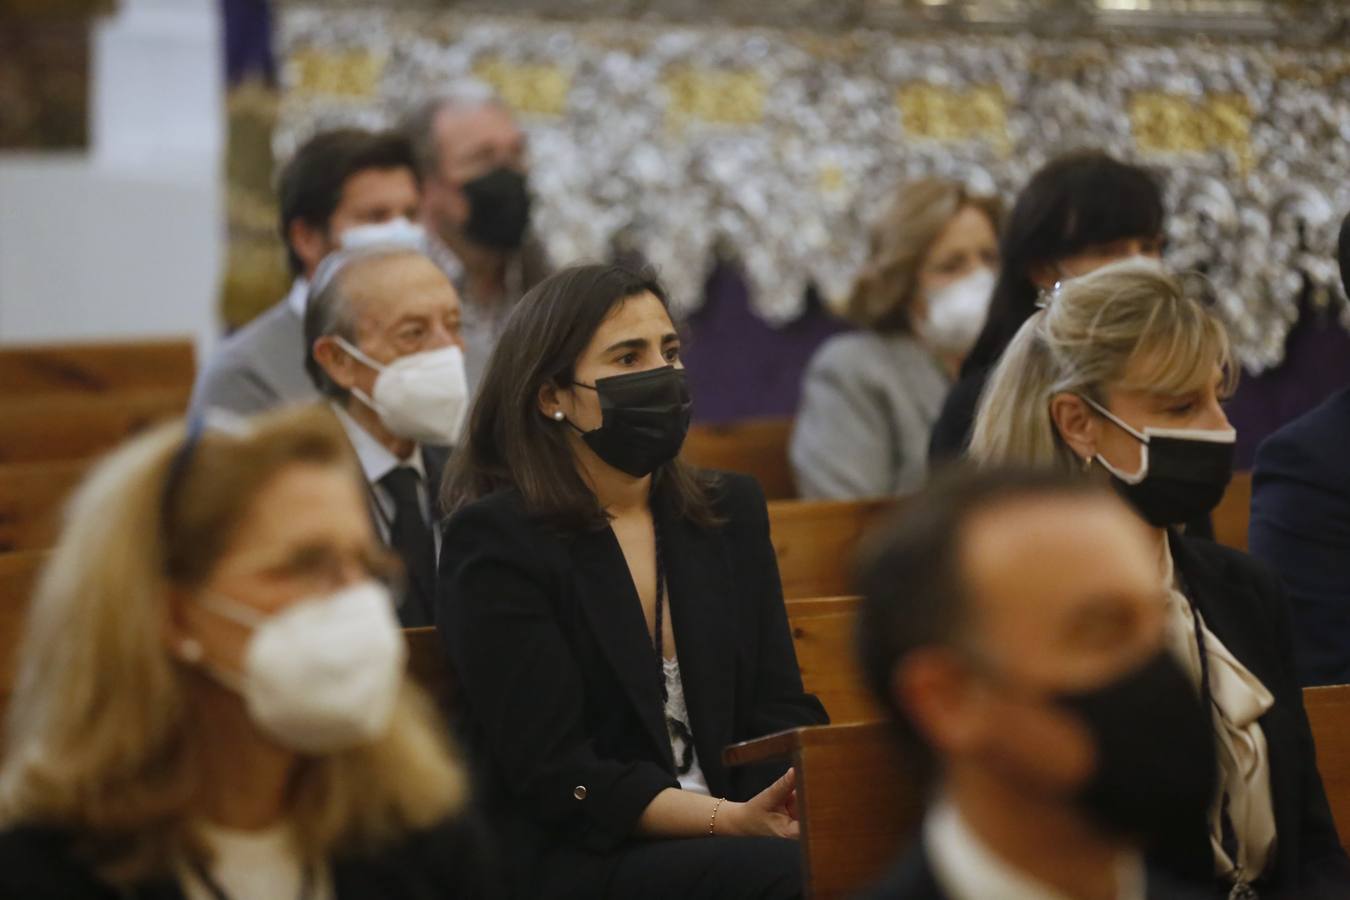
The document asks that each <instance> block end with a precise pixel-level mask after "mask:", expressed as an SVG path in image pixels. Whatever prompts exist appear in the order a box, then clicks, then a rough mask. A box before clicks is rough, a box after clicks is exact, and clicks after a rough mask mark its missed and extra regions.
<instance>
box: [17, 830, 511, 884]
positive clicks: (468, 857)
mask: <svg viewBox="0 0 1350 900" xmlns="http://www.w3.org/2000/svg"><path fill="white" fill-rule="evenodd" d="M483 837H484V836H483V834H482V833H481V832H480V830H479V829H477V828H474V827H471V826H466V825H463V824H458V823H455V824H451V823H447V824H445V825H442V826H439V827H437V828H432V829H429V830H427V831H423V832H418V833H416V834H414V835H411V836H409V837H408V839H407V840H406V841H404V842H403V843H401V844H399V845H397V846H393V847H390V848H388V849H387V850H385V851H383V852H381V853H379V854H376V855H370V856H360V857H355V856H354V857H348V858H342V859H338V860H335V861H334V862H333V864H332V875H333V887H334V893H335V894H336V896H337V900H456V898H460V900H496V898H499V897H500V896H501V892H500V887H499V885H498V884H497V879H498V878H499V875H500V873H499V872H498V871H497V869H496V867H495V864H494V863H493V861H492V860H491V859H490V858H489V857H490V853H489V852H488V845H487V844H486V843H485V842H484V840H483ZM0 898H4V900H183V898H184V894H183V891H182V889H181V888H180V887H179V885H178V883H177V881H175V880H173V879H165V880H163V881H156V882H148V883H145V884H140V885H136V886H134V887H132V888H130V889H129V891H119V890H118V889H116V888H113V887H111V886H109V885H108V884H106V883H105V882H103V881H100V880H99V879H98V878H97V876H95V874H94V872H93V870H92V868H91V867H90V866H89V865H88V864H87V862H86V861H85V860H84V858H83V856H82V855H81V854H80V853H79V852H78V850H77V848H76V847H75V844H74V842H73V840H72V838H71V835H70V834H69V833H68V832H65V831H61V830H59V829H53V828H42V827H35V826H20V827H17V828H12V829H9V830H7V831H4V832H2V833H0Z"/></svg>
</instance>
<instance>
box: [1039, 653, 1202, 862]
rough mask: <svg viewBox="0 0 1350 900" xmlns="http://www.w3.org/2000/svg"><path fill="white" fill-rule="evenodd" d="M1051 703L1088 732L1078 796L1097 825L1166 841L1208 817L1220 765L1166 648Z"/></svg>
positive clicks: (1191, 693)
mask: <svg viewBox="0 0 1350 900" xmlns="http://www.w3.org/2000/svg"><path fill="white" fill-rule="evenodd" d="M1054 702H1055V704H1056V705H1057V706H1059V707H1060V708H1062V709H1065V710H1067V711H1069V712H1070V713H1072V714H1073V715H1074V716H1075V717H1077V718H1078V720H1079V721H1080V722H1082V723H1083V724H1084V725H1085V726H1087V729H1088V731H1089V732H1091V734H1092V739H1093V743H1094V744H1095V746H1096V750H1097V766H1096V769H1095V770H1094V772H1093V775H1092V778H1091V779H1090V780H1089V781H1088V783H1087V784H1086V785H1084V786H1083V788H1082V789H1081V790H1080V791H1079V793H1078V803H1079V805H1080V807H1081V808H1082V809H1083V811H1084V812H1086V813H1087V814H1088V815H1089V816H1090V817H1091V818H1092V819H1093V821H1095V822H1096V823H1097V824H1098V825H1099V826H1101V827H1102V828H1103V829H1106V830H1108V831H1110V832H1112V833H1115V834H1122V835H1126V836H1129V837H1132V838H1135V839H1137V840H1141V841H1143V842H1144V843H1145V844H1146V845H1147V847H1149V848H1152V847H1162V848H1167V847H1172V846H1177V845H1178V842H1182V843H1184V841H1185V839H1186V837H1187V836H1189V835H1190V834H1191V833H1192V832H1193V831H1194V830H1195V828H1196V827H1197V826H1196V823H1197V822H1201V823H1203V822H1204V821H1205V817H1206V816H1207V815H1208V812H1209V808H1210V804H1211V802H1212V801H1213V799H1214V791H1215V785H1216V776H1217V769H1218V765H1217V761H1216V759H1215V748H1214V730H1213V726H1212V725H1211V724H1210V717H1209V714H1208V711H1206V710H1204V709H1203V708H1202V707H1201V703H1200V699H1199V697H1198V696H1197V694H1196V690H1195V688H1194V687H1193V686H1192V685H1191V682H1190V679H1188V678H1187V677H1186V675H1185V673H1184V672H1183V671H1182V669H1181V666H1180V665H1179V664H1178V663H1177V662H1176V660H1174V659H1173V658H1172V656H1171V655H1170V654H1169V653H1167V652H1166V651H1161V652H1159V653H1158V655H1157V656H1154V657H1153V658H1152V659H1150V660H1149V661H1148V662H1146V663H1145V664H1144V665H1142V666H1140V667H1138V668H1137V669H1135V670H1133V671H1131V672H1128V673H1126V674H1125V675H1124V676H1122V677H1120V678H1118V679H1116V680H1115V681H1112V682H1110V683H1108V684H1105V685H1103V686H1101V687H1099V688H1095V689H1093V690H1091V691H1083V692H1081V693H1075V694H1060V695H1057V696H1056V697H1055V698H1054Z"/></svg>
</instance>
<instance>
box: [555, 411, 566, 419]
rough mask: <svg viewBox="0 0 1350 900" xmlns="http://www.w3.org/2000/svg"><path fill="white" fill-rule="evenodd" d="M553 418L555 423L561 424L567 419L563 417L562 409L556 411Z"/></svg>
mask: <svg viewBox="0 0 1350 900" xmlns="http://www.w3.org/2000/svg"><path fill="white" fill-rule="evenodd" d="M553 418H554V420H555V421H558V422H561V421H562V420H563V419H564V418H566V417H565V416H564V415H563V411H562V410H561V409H555V410H554V411H553Z"/></svg>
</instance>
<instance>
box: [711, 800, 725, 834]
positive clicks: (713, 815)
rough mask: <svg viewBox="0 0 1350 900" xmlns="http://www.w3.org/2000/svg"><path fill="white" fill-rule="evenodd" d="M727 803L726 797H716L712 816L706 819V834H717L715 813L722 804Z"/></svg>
mask: <svg viewBox="0 0 1350 900" xmlns="http://www.w3.org/2000/svg"><path fill="white" fill-rule="evenodd" d="M726 802H727V798H726V797H718V798H717V804H716V805H715V806H714V807H713V811H712V815H711V816H709V817H708V834H710V835H713V834H716V833H717V811H718V810H719V809H721V808H722V804H723V803H726Z"/></svg>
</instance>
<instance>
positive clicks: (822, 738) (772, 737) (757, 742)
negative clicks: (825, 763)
mask: <svg viewBox="0 0 1350 900" xmlns="http://www.w3.org/2000/svg"><path fill="white" fill-rule="evenodd" d="M892 739H893V738H892V726H891V724H890V723H889V722H849V723H847V724H844V725H807V726H805V727H803V728H790V729H788V730H787V731H779V732H776V733H774V734H766V735H765V736H764V737H760V738H754V739H753V740H749V741H741V742H740V743H739V744H732V745H731V746H730V747H727V748H726V749H725V750H723V751H722V762H723V764H724V765H727V766H748V765H753V764H755V763H763V762H774V761H776V760H786V759H792V758H793V757H794V756H795V755H796V754H797V753H799V752H801V751H802V750H804V749H807V748H814V747H825V746H828V745H831V744H856V743H872V742H881V743H886V742H888V741H891V740H892Z"/></svg>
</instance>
